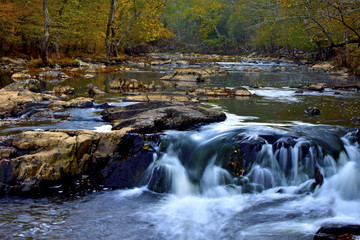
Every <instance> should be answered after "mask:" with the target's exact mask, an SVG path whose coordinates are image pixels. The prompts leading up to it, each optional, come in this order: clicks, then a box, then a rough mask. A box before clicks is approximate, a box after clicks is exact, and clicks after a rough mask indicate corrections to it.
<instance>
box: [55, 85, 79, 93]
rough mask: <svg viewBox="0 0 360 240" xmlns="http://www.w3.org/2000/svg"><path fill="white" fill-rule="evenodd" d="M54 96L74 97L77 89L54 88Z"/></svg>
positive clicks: (66, 87)
mask: <svg viewBox="0 0 360 240" xmlns="http://www.w3.org/2000/svg"><path fill="white" fill-rule="evenodd" d="M53 90H54V94H55V95H56V96H61V95H63V94H65V95H74V94H75V89H74V88H73V87H70V86H68V85H67V86H56V87H54V89H53Z"/></svg>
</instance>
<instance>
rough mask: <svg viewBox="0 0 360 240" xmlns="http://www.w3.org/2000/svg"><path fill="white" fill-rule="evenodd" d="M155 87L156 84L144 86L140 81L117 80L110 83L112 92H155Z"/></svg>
mask: <svg viewBox="0 0 360 240" xmlns="http://www.w3.org/2000/svg"><path fill="white" fill-rule="evenodd" d="M154 87H155V83H154V82H151V83H149V84H144V83H143V82H142V81H138V80H136V79H123V78H120V79H115V80H112V81H111V82H110V83H109V88H110V90H112V91H116V92H118V91H120V92H126V91H135V90H144V91H147V90H153V89H154Z"/></svg>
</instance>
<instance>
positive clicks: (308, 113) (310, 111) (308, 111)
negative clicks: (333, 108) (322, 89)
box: [305, 107, 321, 116]
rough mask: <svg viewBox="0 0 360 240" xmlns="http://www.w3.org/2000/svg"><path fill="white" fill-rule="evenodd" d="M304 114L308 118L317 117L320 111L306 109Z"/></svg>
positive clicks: (314, 108)
mask: <svg viewBox="0 0 360 240" xmlns="http://www.w3.org/2000/svg"><path fill="white" fill-rule="evenodd" d="M305 113H306V114H307V115H309V116H318V115H320V113H321V111H320V110H319V109H318V108H317V107H308V108H306V109H305Z"/></svg>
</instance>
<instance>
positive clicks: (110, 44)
mask: <svg viewBox="0 0 360 240" xmlns="http://www.w3.org/2000/svg"><path fill="white" fill-rule="evenodd" d="M115 11H116V0H111V6H110V13H109V20H108V24H107V29H106V38H105V44H106V53H107V57H112V56H113V54H114V48H115V46H114V39H113V38H115V30H114V21H115ZM110 33H111V38H112V39H110ZM115 54H116V52H115Z"/></svg>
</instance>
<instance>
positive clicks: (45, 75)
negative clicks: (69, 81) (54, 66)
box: [39, 70, 70, 79]
mask: <svg viewBox="0 0 360 240" xmlns="http://www.w3.org/2000/svg"><path fill="white" fill-rule="evenodd" d="M39 78H42V79H52V78H70V77H69V76H68V75H66V74H65V73H63V72H60V71H52V70H50V71H45V72H41V73H39Z"/></svg>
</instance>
